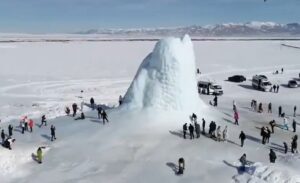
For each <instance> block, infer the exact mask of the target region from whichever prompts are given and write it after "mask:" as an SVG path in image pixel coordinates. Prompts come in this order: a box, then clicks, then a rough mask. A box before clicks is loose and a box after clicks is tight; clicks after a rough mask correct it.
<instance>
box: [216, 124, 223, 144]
mask: <svg viewBox="0 0 300 183" xmlns="http://www.w3.org/2000/svg"><path fill="white" fill-rule="evenodd" d="M221 136H222V135H221V126H218V128H217V141H219V142H220V141H221Z"/></svg>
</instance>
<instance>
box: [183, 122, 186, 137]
mask: <svg viewBox="0 0 300 183" xmlns="http://www.w3.org/2000/svg"><path fill="white" fill-rule="evenodd" d="M182 129H183V138H184V139H186V131H187V123H184V125H183V127H182Z"/></svg>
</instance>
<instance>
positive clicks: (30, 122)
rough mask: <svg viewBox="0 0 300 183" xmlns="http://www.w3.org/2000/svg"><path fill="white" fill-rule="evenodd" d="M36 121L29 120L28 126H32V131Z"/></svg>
mask: <svg viewBox="0 0 300 183" xmlns="http://www.w3.org/2000/svg"><path fill="white" fill-rule="evenodd" d="M33 125H34V122H33V120H32V119H30V120H29V123H28V126H29V128H30V132H32V128H33Z"/></svg>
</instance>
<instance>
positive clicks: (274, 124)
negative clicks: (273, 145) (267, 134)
mask: <svg viewBox="0 0 300 183" xmlns="http://www.w3.org/2000/svg"><path fill="white" fill-rule="evenodd" d="M269 124H270V126H271V130H272V133H274V127H275V126H276V122H275V120H272V121H270V123H269Z"/></svg>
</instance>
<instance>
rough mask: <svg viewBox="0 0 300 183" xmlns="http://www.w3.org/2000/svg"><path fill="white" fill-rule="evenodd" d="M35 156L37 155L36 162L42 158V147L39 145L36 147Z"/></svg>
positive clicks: (39, 161) (40, 161)
mask: <svg viewBox="0 0 300 183" xmlns="http://www.w3.org/2000/svg"><path fill="white" fill-rule="evenodd" d="M36 155H37V156H36V157H37V162H38V163H40V164H41V163H42V159H43V151H42V148H41V147H39V148H38V150H37V152H36Z"/></svg>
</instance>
